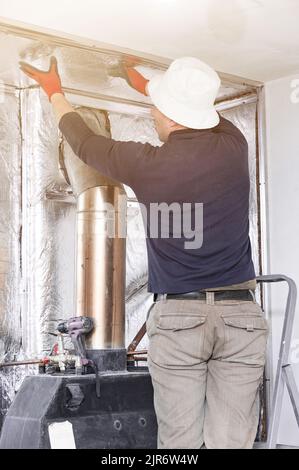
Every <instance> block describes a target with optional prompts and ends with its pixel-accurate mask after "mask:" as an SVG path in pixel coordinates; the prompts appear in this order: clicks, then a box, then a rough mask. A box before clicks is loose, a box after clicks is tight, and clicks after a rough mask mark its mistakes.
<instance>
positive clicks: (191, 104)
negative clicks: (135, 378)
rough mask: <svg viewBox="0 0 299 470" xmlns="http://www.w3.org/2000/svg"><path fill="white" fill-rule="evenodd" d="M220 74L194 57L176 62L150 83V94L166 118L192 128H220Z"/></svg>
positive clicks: (148, 87) (183, 58) (148, 89)
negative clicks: (216, 103)
mask: <svg viewBox="0 0 299 470" xmlns="http://www.w3.org/2000/svg"><path fill="white" fill-rule="evenodd" d="M220 84H221V80H220V78H219V75H218V74H217V73H216V72H215V70H213V69H212V68H211V67H210V66H209V65H207V64H205V63H204V62H202V61H201V60H199V59H196V58H195V57H182V58H180V59H176V60H174V61H173V62H172V63H171V64H170V66H169V67H168V69H167V70H166V72H164V73H162V74H160V75H157V76H154V77H153V78H152V79H151V80H150V81H149V82H148V84H147V91H148V94H149V96H150V98H151V100H152V102H153V104H154V105H155V106H156V108H158V109H159V111H161V113H163V114H164V115H165V116H167V117H168V118H170V119H172V120H173V121H175V122H176V123H178V124H180V125H182V126H185V127H189V128H191V129H209V128H211V127H215V126H217V124H218V123H219V115H218V113H217V111H216V109H215V106H214V102H215V99H216V97H217V94H218V90H219V88H220Z"/></svg>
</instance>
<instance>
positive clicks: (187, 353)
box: [147, 300, 207, 368]
mask: <svg viewBox="0 0 299 470" xmlns="http://www.w3.org/2000/svg"><path fill="white" fill-rule="evenodd" d="M191 302H192V304H191ZM194 302H196V301H192V300H167V301H166V302H159V303H157V304H156V308H155V310H154V312H152V313H154V314H153V315H151V316H150V317H149V319H148V324H147V327H148V336H149V349H148V354H149V356H150V358H151V360H152V361H153V362H155V363H156V364H158V365H160V366H162V367H167V368H181V367H183V368H185V367H194V366H196V365H198V364H200V363H202V361H203V360H202V355H203V352H204V337H205V322H206V319H207V315H206V314H204V313H202V312H200V308H199V305H198V304H196V303H194Z"/></svg>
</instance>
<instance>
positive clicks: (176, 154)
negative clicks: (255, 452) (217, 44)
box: [21, 57, 268, 449]
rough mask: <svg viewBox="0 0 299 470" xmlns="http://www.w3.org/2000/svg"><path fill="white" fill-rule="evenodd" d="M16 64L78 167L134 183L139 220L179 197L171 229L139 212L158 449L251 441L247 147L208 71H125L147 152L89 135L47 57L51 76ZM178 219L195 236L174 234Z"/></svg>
mask: <svg viewBox="0 0 299 470" xmlns="http://www.w3.org/2000/svg"><path fill="white" fill-rule="evenodd" d="M21 69H22V70H23V71H24V72H25V73H26V74H27V75H29V76H30V77H31V78H33V79H35V80H36V81H37V82H38V83H39V84H40V85H41V86H42V88H43V89H44V90H45V91H46V93H47V94H48V97H49V100H50V101H51V103H52V105H53V109H54V112H55V114H56V116H57V119H58V122H59V128H60V130H61V132H62V133H63V134H64V136H65V137H66V139H67V141H68V142H69V144H70V146H71V147H72V149H73V151H74V152H75V153H76V154H77V155H78V157H79V158H81V159H82V160H83V161H84V162H85V163H86V164H87V165H90V166H92V167H94V168H96V169H97V170H98V171H99V172H101V173H103V174H104V175H107V176H108V177H111V178H113V179H115V180H118V181H120V182H122V183H125V184H127V185H129V186H131V187H132V189H133V190H134V192H135V194H136V196H137V198H138V200H139V202H140V203H142V204H143V206H144V207H145V208H146V210H147V215H149V214H151V213H152V209H153V207H154V209H156V208H157V204H166V206H168V207H169V206H171V205H173V203H176V205H175V209H174V210H173V212H172V216H173V221H172V226H171V229H170V231H169V233H168V235H169V236H164V235H165V234H164V228H165V226H167V224H168V222H169V220H168V221H165V217H164V220H162V221H161V223H159V224H158V229H159V230H160V231H159V232H158V235H157V234H155V236H151V229H152V227H151V224H152V220H151V218H150V217H147V218H145V229H146V234H147V239H146V242H147V250H148V269H149V280H148V290H149V292H152V293H154V303H153V306H152V308H151V309H150V311H149V312H148V316H147V333H148V337H149V348H148V367H149V371H150V374H151V378H152V382H153V388H154V405H155V411H156V415H157V421H158V448H181V449H182V448H193V449H197V448H200V447H202V445H203V443H205V446H206V447H207V448H211V449H216V448H251V447H252V445H253V442H254V438H255V435H256V430H257V425H258V411H259V410H258V389H259V385H260V383H261V380H262V375H263V368H264V363H265V350H266V342H267V336H268V324H267V321H266V320H265V319H264V318H263V315H262V310H261V308H260V306H259V305H258V304H257V302H256V301H255V296H254V289H255V287H256V279H255V271H254V266H253V262H252V257H251V246H250V239H249V234H248V230H249V221H248V205H249V202H248V200H249V176H248V145H247V142H246V139H245V137H244V136H243V134H242V133H241V132H240V131H239V130H238V129H237V128H236V127H235V126H234V125H233V124H232V123H231V122H229V121H228V120H226V119H224V118H222V117H220V115H219V114H218V113H217V111H216V109H215V107H214V102H215V98H216V96H217V93H218V90H219V87H220V79H219V77H218V75H217V73H216V72H215V71H214V70H212V69H211V68H210V67H209V66H208V65H206V64H204V63H203V62H201V61H200V60H198V59H196V58H192V57H184V58H181V59H177V60H175V61H173V62H172V64H171V65H170V67H169V68H168V70H167V71H166V72H165V73H163V74H161V75H159V76H156V77H154V78H152V79H151V80H150V81H148V80H146V79H145V78H144V77H142V75H140V74H139V73H138V72H137V70H135V69H134V68H132V67H129V68H125V69H124V70H125V73H124V78H126V80H127V81H128V83H129V84H130V85H131V86H133V87H134V88H136V89H137V90H138V91H140V92H141V93H144V94H149V96H150V97H151V99H152V102H153V104H154V107H153V110H152V116H153V119H154V121H155V126H156V129H157V132H158V134H159V137H160V140H161V141H162V142H164V144H163V145H162V146H161V147H154V146H152V145H150V144H148V143H146V144H141V143H137V142H119V141H115V140H113V139H108V138H105V137H103V136H98V135H95V134H94V133H93V132H92V131H91V130H90V129H89V128H88V127H87V126H86V124H85V123H84V121H83V120H82V118H81V117H80V116H79V114H78V113H76V112H74V109H73V108H72V106H71V105H70V104H69V103H68V101H67V100H66V98H65V97H64V94H63V92H62V88H61V81H60V78H59V74H58V70H57V62H56V59H55V58H51V66H50V69H49V71H48V72H41V71H39V70H37V69H35V68H33V67H31V66H30V65H28V64H25V63H23V62H22V63H21ZM186 208H187V209H186ZM181 210H182V213H180V211H181ZM201 210H202V212H201ZM184 211H185V212H184ZM168 215H169V212H168ZM178 215H181V216H182V218H181V219H176V223H175V220H174V219H175V218H176V217H177V216H178ZM200 215H202V217H201V216H200ZM162 216H163V214H162ZM164 216H165V214H164ZM184 216H186V218H187V219H188V218H189V219H188V220H189V222H190V221H191V222H192V223H193V225H194V223H195V228H194V230H193V231H192V230H191V229H189V230H187V231H186V232H187V233H186V232H185V231H184V230H182V225H181V223H182V221H183V219H184ZM162 219H163V217H162ZM177 220H179V223H177ZM162 226H163V227H164V228H163V230H162V229H161V228H162ZM168 227H169V225H168ZM184 228H185V225H184ZM162 232H163V233H162ZM191 232H192V233H193V235H194V237H195V238H196V237H197V238H198V235H202V236H200V237H199V239H200V243H197V244H196V243H195V245H194V244H192V242H190V233H191ZM197 241H198V239H197ZM188 242H189V245H188Z"/></svg>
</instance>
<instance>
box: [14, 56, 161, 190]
mask: <svg viewBox="0 0 299 470" xmlns="http://www.w3.org/2000/svg"><path fill="white" fill-rule="evenodd" d="M20 68H21V70H22V71H23V72H24V73H25V74H26V75H28V76H29V77H30V78H32V79H33V80H35V81H36V82H37V83H39V84H40V86H41V87H42V88H43V90H44V91H45V92H46V93H47V95H48V98H49V101H50V102H51V103H52V105H53V110H54V114H55V116H56V119H57V122H58V126H59V129H60V130H61V132H62V134H63V135H64V136H65V138H66V140H67V142H68V143H69V145H70V146H71V147H72V149H73V151H74V153H75V154H76V155H77V156H78V157H79V158H80V159H81V160H83V161H84V162H85V163H86V164H87V165H89V166H91V167H93V168H95V169H97V170H98V171H99V172H100V173H103V174H104V175H106V176H108V177H110V178H113V179H115V180H117V181H120V182H122V183H124V184H127V185H129V186H132V187H133V186H134V183H135V181H136V178H137V177H138V168H139V166H140V163H141V161H142V157H146V156H147V155H150V154H152V153H154V152H155V147H153V146H151V145H150V144H142V143H138V142H133V141H130V142H120V141H116V140H114V139H109V138H107V137H104V136H101V135H97V134H95V133H94V132H93V131H92V130H91V129H90V128H89V127H88V126H87V125H86V124H85V122H84V120H83V119H82V118H81V116H80V115H79V114H78V113H77V112H76V111H75V110H74V108H73V107H72V105H71V104H70V103H69V102H68V100H67V99H66V98H65V96H64V93H63V90H62V85H61V80H60V76H59V73H58V66H57V60H56V58H55V57H51V62H50V68H49V70H48V71H47V72H44V71H41V70H38V69H36V68H35V67H32V66H31V65H29V64H26V63H24V62H20ZM133 76H134V77H135V80H136V83H135V85H136V86H137V83H138V86H139V88H140V90H139V91H141V89H144V91H145V87H146V84H147V80H146V79H143V81H142V76H141V75H140V74H138V72H137V75H135V74H134V73H133V74H132V75H131V77H133ZM132 80H133V78H132ZM132 86H133V85H132ZM142 87H143V88H142Z"/></svg>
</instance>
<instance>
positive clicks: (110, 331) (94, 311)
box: [60, 108, 126, 350]
mask: <svg viewBox="0 0 299 470" xmlns="http://www.w3.org/2000/svg"><path fill="white" fill-rule="evenodd" d="M77 112H79V114H80V115H81V116H82V117H83V119H84V120H85V122H86V124H87V125H88V126H89V127H90V128H91V129H92V130H94V132H96V133H97V134H101V135H104V136H106V137H110V126H109V119H108V116H107V113H106V112H105V111H94V112H93V111H91V110H90V109H87V108H80V109H78V110H77ZM99 158H100V156H99ZM60 164H61V169H62V171H63V172H64V174H65V177H66V179H67V180H68V182H69V183H70V184H71V187H72V189H73V193H74V195H75V196H76V198H77V224H76V225H77V227H76V229H77V246H76V289H75V305H76V315H78V316H80V315H84V316H89V317H92V318H93V320H94V322H95V329H94V331H93V333H92V334H91V335H90V337H89V338H87V346H88V348H89V349H93V350H99V349H122V348H124V347H125V261H126V238H125V236H126V224H125V221H126V193H125V190H124V188H123V185H122V184H120V183H119V182H117V181H114V180H112V179H110V178H107V177H105V176H103V175H101V174H100V173H99V172H98V171H96V170H95V169H93V168H90V167H89V166H87V165H86V164H85V163H84V162H82V161H81V160H80V159H79V158H78V157H77V156H76V155H75V154H74V153H73V151H72V150H71V148H70V146H69V145H68V144H67V143H66V142H64V141H63V147H62V152H61V157H60Z"/></svg>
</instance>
